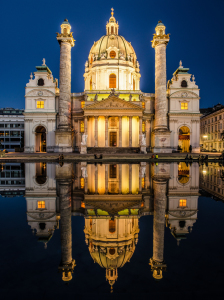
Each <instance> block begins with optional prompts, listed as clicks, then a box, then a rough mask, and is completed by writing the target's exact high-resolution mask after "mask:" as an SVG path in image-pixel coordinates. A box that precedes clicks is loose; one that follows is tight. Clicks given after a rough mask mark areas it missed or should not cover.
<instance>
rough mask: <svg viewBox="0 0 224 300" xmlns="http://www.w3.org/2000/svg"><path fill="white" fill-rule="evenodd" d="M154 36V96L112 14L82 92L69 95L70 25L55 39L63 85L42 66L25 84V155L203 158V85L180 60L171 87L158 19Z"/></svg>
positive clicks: (89, 64) (92, 52) (91, 58)
mask: <svg viewBox="0 0 224 300" xmlns="http://www.w3.org/2000/svg"><path fill="white" fill-rule="evenodd" d="M155 31H156V32H155V34H154V36H153V40H152V47H153V48H154V49H155V93H144V92H142V91H141V89H140V78H141V74H140V66H139V62H138V60H137V56H136V53H135V51H134V49H133V47H132V45H131V43H129V42H127V41H126V40H125V38H124V37H122V36H120V35H119V25H118V22H116V19H115V17H114V13H113V10H112V13H111V17H110V19H109V22H108V23H107V25H106V34H105V35H104V36H102V37H101V38H100V39H99V40H98V41H97V42H94V45H93V46H92V48H91V50H90V52H89V56H88V60H87V61H86V63H85V73H84V81H85V89H84V92H82V93H72V92H71V48H72V47H73V46H74V38H73V35H72V32H71V26H70V24H69V22H68V21H67V20H65V21H64V22H63V23H62V25H61V33H57V40H58V42H59V44H60V76H59V85H58V81H57V79H54V78H53V75H52V73H51V71H50V69H49V68H48V67H47V66H46V64H45V60H43V64H42V65H41V66H38V67H36V69H37V71H36V72H35V73H34V76H33V75H32V74H31V77H30V80H29V83H27V85H26V92H25V99H26V100H25V101H26V103H25V112H24V117H25V148H24V151H25V152H27V153H32V152H77V153H82V154H85V153H97V152H100V153H103V152H111V153H132V152H134V153H147V152H156V153H171V152H173V151H176V150H179V151H182V152H188V151H189V150H190V149H192V152H199V151H200V148H199V139H200V137H199V133H200V112H199V99H200V98H199V89H198V86H197V85H196V83H195V78H194V76H192V75H191V74H189V72H188V71H189V69H188V68H184V67H183V66H182V62H180V65H179V67H178V69H177V70H176V71H175V72H174V74H173V78H172V79H171V80H169V81H168V82H167V76H166V47H167V44H168V42H169V39H170V38H169V34H166V33H165V26H164V24H163V23H161V21H159V23H158V24H157V26H156V28H155Z"/></svg>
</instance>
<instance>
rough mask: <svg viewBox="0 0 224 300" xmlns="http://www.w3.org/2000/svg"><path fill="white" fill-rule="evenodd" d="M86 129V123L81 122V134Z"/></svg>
mask: <svg viewBox="0 0 224 300" xmlns="http://www.w3.org/2000/svg"><path fill="white" fill-rule="evenodd" d="M84 130H85V127H84V121H81V122H80V132H84Z"/></svg>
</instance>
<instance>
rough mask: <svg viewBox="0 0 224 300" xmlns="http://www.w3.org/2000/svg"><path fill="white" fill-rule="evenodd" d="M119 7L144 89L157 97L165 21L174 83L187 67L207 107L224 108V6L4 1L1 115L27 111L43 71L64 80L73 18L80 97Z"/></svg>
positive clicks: (201, 1)
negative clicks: (62, 59) (62, 36)
mask: <svg viewBox="0 0 224 300" xmlns="http://www.w3.org/2000/svg"><path fill="white" fill-rule="evenodd" d="M111 7H113V8H114V16H115V18H116V20H117V21H118V23H119V26H120V27H119V34H120V35H122V36H124V37H125V39H126V40H127V41H129V42H131V43H132V45H133V47H134V49H135V52H136V55H137V57H138V60H139V63H140V73H141V75H142V77H141V82H140V88H141V90H142V91H143V92H148V93H154V91H155V89H154V85H155V82H154V62H155V57H154V49H153V48H152V47H151V40H152V37H153V33H154V32H155V26H156V25H157V23H158V20H162V22H163V23H164V24H165V26H166V33H170V34H171V35H170V42H169V44H168V47H167V79H171V78H172V74H173V72H174V71H175V70H176V69H177V67H178V65H179V61H180V60H182V62H183V66H184V67H188V68H190V73H191V74H194V75H195V79H196V84H198V86H199V88H200V90H201V91H200V96H201V102H200V106H201V107H207V106H213V105H215V104H216V103H219V102H220V103H222V104H223V103H224V97H223V93H222V89H223V67H224V55H223V53H224V51H223V48H224V47H223V46H224V42H223V41H224V34H223V29H224V25H223V22H224V20H223V12H224V0H213V1H208V0H196V1H195V0H188V1H179V0H172V1H167V0H160V1H151V0H138V1H132V0H129V1H126V0H122V1H121V0H120V1H118V0H113V1H111V2H110V1H105V0H95V1H74V0H61V1H59V0H52V1H51V0H45V1H43V0H38V1H34V0H21V1H18V0H14V1H12V0H8V1H1V12H0V24H1V48H0V57H1V75H0V76H1V81H0V82H1V98H0V99H1V104H0V108H1V107H14V108H24V105H25V103H24V93H25V90H24V87H25V85H26V83H27V82H28V81H29V76H30V73H31V72H34V71H35V70H36V69H35V66H38V65H41V64H42V59H43V58H45V59H46V64H47V66H48V67H49V68H50V70H51V71H52V73H53V76H54V77H56V78H58V77H59V53H60V49H59V44H58V42H57V40H56V32H59V31H60V24H61V23H62V22H63V20H64V19H65V18H67V19H68V21H69V22H70V24H71V26H72V31H73V36H74V38H75V40H76V42H75V47H74V48H72V92H73V93H78V92H83V90H84V78H83V73H84V64H85V61H86V60H87V57H88V54H89V51H90V48H91V46H92V45H93V43H94V41H97V40H98V39H100V37H101V36H102V35H104V34H105V32H106V28H105V27H106V22H107V21H108V20H109V18H110V11H111Z"/></svg>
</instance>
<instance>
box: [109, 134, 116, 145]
mask: <svg viewBox="0 0 224 300" xmlns="http://www.w3.org/2000/svg"><path fill="white" fill-rule="evenodd" d="M116 146H117V132H110V147H116Z"/></svg>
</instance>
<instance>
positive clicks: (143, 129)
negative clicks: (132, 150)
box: [142, 121, 145, 132]
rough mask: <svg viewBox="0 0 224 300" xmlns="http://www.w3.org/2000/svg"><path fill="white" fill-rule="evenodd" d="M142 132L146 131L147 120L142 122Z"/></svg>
mask: <svg viewBox="0 0 224 300" xmlns="http://www.w3.org/2000/svg"><path fill="white" fill-rule="evenodd" d="M142 132H145V121H143V122H142Z"/></svg>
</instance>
